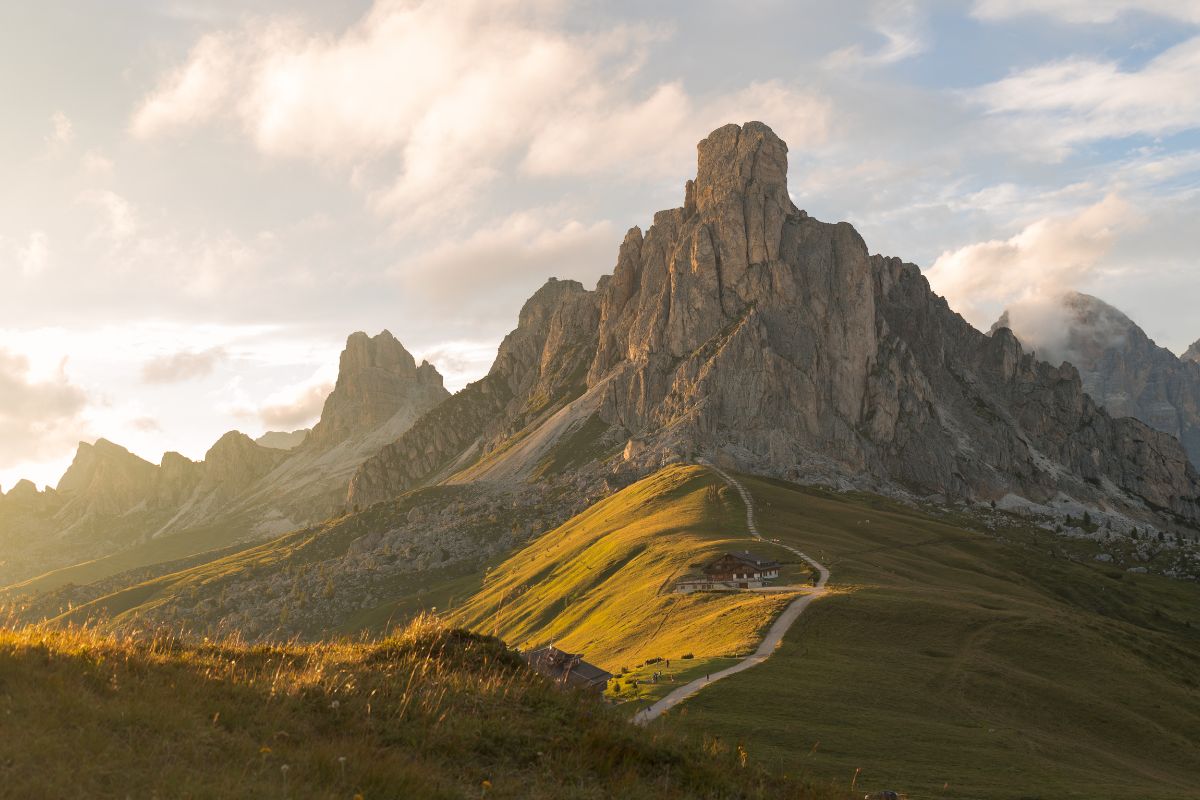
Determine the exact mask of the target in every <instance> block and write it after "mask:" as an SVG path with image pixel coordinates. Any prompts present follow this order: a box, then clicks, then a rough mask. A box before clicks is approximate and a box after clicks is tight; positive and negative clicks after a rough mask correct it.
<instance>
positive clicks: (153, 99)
mask: <svg viewBox="0 0 1200 800" xmlns="http://www.w3.org/2000/svg"><path fill="white" fill-rule="evenodd" d="M234 66H235V65H234V50H233V44H232V42H231V41H230V37H228V36H225V35H209V36H205V37H203V38H202V39H201V40H200V41H199V42H198V43H197V44H196V46H195V47H193V48H192V52H191V53H190V54H189V56H188V61H187V63H186V64H184V65H183V66H182V67H180V68H179V69H178V70H176V71H175V72H174V73H173V74H171V75H170V76H168V77H167V78H166V79H165V80H164V81H163V83H162V85H161V86H160V88H159V89H158V91H156V92H155V93H154V94H152V95H150V97H148V98H147V99H146V100H145V101H144V102H143V103H142V105H141V107H140V108H139V109H138V110H137V113H136V114H134V116H133V120H132V122H131V123H130V130H131V131H132V132H133V134H134V135H135V136H139V137H142V138H147V137H150V136H155V135H158V134H162V133H166V132H169V131H171V130H175V129H178V128H181V127H184V126H186V125H193V124H196V123H198V122H203V121H205V120H207V119H209V118H211V117H212V116H213V115H214V114H216V113H217V111H218V110H219V109H220V107H221V105H222V104H224V103H225V102H226V101H227V99H228V97H229V94H230V92H231V91H232V89H233V85H232V83H231V79H232V78H233V77H234V76H233V75H232V72H233V70H234Z"/></svg>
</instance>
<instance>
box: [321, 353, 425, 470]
mask: <svg viewBox="0 0 1200 800" xmlns="http://www.w3.org/2000/svg"><path fill="white" fill-rule="evenodd" d="M447 394H448V392H446V389H445V388H444V387H443V385H442V376H441V374H439V373H438V371H437V370H436V369H434V368H433V366H432V365H430V364H428V363H427V362H422V364H421V366H420V367H418V366H417V363H416V360H415V359H414V358H413V356H412V354H411V353H409V352H408V350H406V349H405V348H404V345H402V344H400V342H399V340H397V339H396V337H395V336H393V335H392V334H391V332H390V331H387V330H383V331H381V332H380V333H379V334H378V335H376V336H368V335H367V334H366V333H363V332H362V331H357V332H355V333H352V334H350V336H349V337H348V338H347V339H346V348H345V349H344V350H343V351H342V355H341V358H340V359H339V361H338V378H337V384H336V385H335V386H334V388H333V391H332V392H331V393H330V394H329V397H327V398H326V399H325V406H324V408H323V409H322V410H321V419H320V421H319V422H318V423H317V424H316V425H315V426H313V429H312V432H311V433H310V434H309V435H308V438H307V439H306V441H305V446H309V445H311V446H314V447H318V448H324V447H330V446H332V445H334V444H337V443H338V442H341V441H343V440H345V439H347V438H349V437H351V436H354V435H357V434H359V433H363V432H365V431H369V430H372V429H374V428H377V427H379V426H380V425H381V424H383V423H384V422H386V421H388V420H389V419H391V418H392V417H393V416H394V415H395V414H396V413H397V412H398V411H400V410H402V409H405V408H408V407H409V406H411V405H412V404H413V403H414V402H416V403H417V404H418V405H420V406H421V407H422V410H425V409H427V408H429V407H432V402H435V401H436V400H440V399H441V398H442V397H444V396H446V395H447ZM418 398H419V400H418Z"/></svg>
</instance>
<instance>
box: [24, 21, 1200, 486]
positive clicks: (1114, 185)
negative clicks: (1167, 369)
mask: <svg viewBox="0 0 1200 800" xmlns="http://www.w3.org/2000/svg"><path fill="white" fill-rule="evenodd" d="M1197 87H1200V2H1197V1H1196V0H1139V2H1132V1H1128V0H964V1H962V2H937V1H936V0H845V1H844V2H840V3H836V4H833V3H825V2H816V0H812V1H811V2H794V1H791V0H788V1H785V0H741V2H715V1H710V0H691V1H690V2H661V3H653V4H649V3H640V2H605V3H600V2H587V1H582V0H581V1H580V2H568V1H567V0H532V2H522V3H516V2H509V0H479V1H478V2H477V1H475V0H460V1H458V2H420V1H419V0H409V1H407V2H402V1H400V0H376V1H375V2H369V0H348V1H346V2H340V3H329V2H325V0H320V1H318V0H303V1H302V2H296V1H295V0H293V1H292V2H287V3H282V2H270V1H269V0H264V1H260V2H255V3H245V2H222V1H221V0H214V1H212V2H199V1H198V0H195V1H190V0H109V1H108V2H104V3H95V2H89V1H87V0H76V1H75V2H67V1H66V0H45V2H39V3H6V4H3V6H0V101H2V103H3V106H2V107H3V108H4V117H3V122H2V124H0V487H3V488H4V489H8V488H10V487H11V486H12V484H13V483H14V482H15V481H16V480H17V479H18V478H21V477H28V478H31V479H33V480H34V481H35V482H37V483H38V484H50V485H53V484H55V483H56V482H57V480H58V477H59V476H60V475H61V473H62V471H63V470H64V469H65V467H66V466H67V465H68V464H69V463H70V460H71V457H72V455H73V454H74V451H75V449H76V445H77V443H78V442H79V441H93V440H95V439H96V438H97V437H101V436H103V437H104V438H107V439H109V440H112V441H115V442H117V443H119V444H122V445H124V446H126V447H128V448H129V449H130V450H132V451H133V452H135V453H138V454H139V455H141V456H143V457H144V458H147V459H149V460H151V461H154V462H157V461H158V460H159V458H160V457H161V455H162V453H163V452H164V451H166V450H175V451H178V452H182V453H183V454H185V455H187V456H189V457H192V458H200V457H202V456H203V454H204V452H205V451H206V450H207V449H208V447H209V446H211V444H212V443H213V442H215V441H216V440H217V438H218V437H219V436H220V435H221V434H222V433H223V432H225V431H227V430H231V429H237V430H242V431H244V432H246V433H248V434H250V435H252V436H256V435H258V434H260V433H262V432H263V431H266V430H291V429H293V428H299V427H305V426H308V425H310V424H311V423H312V422H313V421H314V420H315V418H316V417H317V416H318V414H319V412H320V406H321V402H322V400H323V399H324V396H325V395H326V394H327V393H328V391H329V388H330V386H331V384H332V381H333V380H334V378H335V377H336V365H337V357H338V353H339V352H340V350H341V347H342V345H343V344H344V342H345V339H346V336H347V335H349V334H350V333H351V332H353V331H356V330H365V331H367V332H369V333H372V334H374V333H377V332H378V331H380V330H382V329H385V328H386V329H388V330H390V331H391V332H392V333H394V334H395V335H396V336H397V337H398V338H399V339H400V340H401V341H402V342H403V343H404V344H405V345H406V346H407V347H408V349H409V350H411V351H412V352H413V353H414V355H416V356H417V357H418V359H420V358H426V359H428V360H429V361H431V362H432V363H434V364H435V365H436V366H437V368H438V369H439V370H440V371H441V372H442V374H443V375H445V377H446V384H447V386H448V388H450V389H452V390H454V389H458V388H460V387H461V386H463V385H464V384H465V383H467V382H468V381H470V380H474V379H476V378H478V377H481V376H482V375H483V374H484V373H486V371H487V369H488V367H489V366H490V363H491V360H492V358H493V356H494V354H495V348H496V345H497V344H498V343H499V341H500V339H501V338H502V337H503V335H504V334H505V333H506V332H507V331H509V330H510V329H511V328H512V327H513V326H514V325H515V322H516V317H517V312H518V310H519V309H520V306H521V304H522V302H523V301H524V299H525V298H527V297H528V296H529V295H530V294H532V292H533V291H534V290H535V289H536V288H537V287H538V286H540V285H541V284H542V283H543V282H544V281H545V280H546V279H547V278H548V277H551V276H554V277H558V278H574V279H578V280H580V281H583V282H584V284H585V285H587V286H589V287H590V286H592V285H594V284H595V281H596V280H597V278H598V277H599V276H600V275H602V274H604V273H606V272H610V271H611V269H612V267H613V265H614V263H615V260H616V252H617V246H618V244H619V243H620V241H621V239H622V237H623V234H624V232H625V231H626V230H627V229H628V228H630V227H631V226H634V225H640V226H642V227H643V229H644V228H645V227H646V226H647V225H648V224H649V221H650V218H651V216H652V215H653V213H654V212H655V211H656V210H659V209H664V208H671V207H675V206H678V205H680V204H681V203H682V198H683V184H684V181H685V180H687V179H688V178H689V177H691V176H692V175H693V173H694V169H695V145H696V143H697V142H698V141H699V140H700V139H702V138H703V137H704V136H705V135H706V134H707V133H708V132H709V131H711V130H712V129H714V128H716V127H719V126H720V125H722V124H725V123H728V122H739V123H740V122H744V121H747V120H752V119H758V120H762V121H764V122H766V123H767V124H769V125H771V126H772V127H773V128H774V129H775V131H776V132H777V133H778V134H779V135H780V136H781V137H782V138H783V139H784V140H785V141H786V142H787V143H788V145H789V189H790V191H791V194H792V197H793V200H794V201H795V202H796V204H797V205H798V206H799V207H800V208H803V209H806V210H807V211H808V212H809V213H810V214H812V215H813V216H816V217H817V218H819V219H824V220H828V221H837V220H847V221H849V222H851V223H853V224H854V225H855V226H856V227H857V228H858V230H859V232H860V233H862V235H863V237H864V238H865V240H866V241H867V244H868V247H869V248H870V249H871V251H872V252H877V253H882V254H885V255H895V256H901V257H903V258H904V259H906V260H908V261H913V262H915V263H917V264H919V265H920V266H921V267H922V269H924V270H925V271H926V274H927V276H928V277H929V278H930V281H931V283H932V284H933V287H934V289H935V290H936V291H938V292H939V293H941V294H943V295H945V296H946V297H947V299H948V300H949V301H950V303H951V305H952V306H953V307H954V308H955V309H956V310H958V311H959V312H960V313H962V314H963V315H964V316H965V317H966V318H967V319H968V320H969V321H970V322H971V323H972V324H974V325H976V326H977V327H980V328H981V329H985V330H986V329H987V327H988V326H989V325H990V324H991V322H992V321H994V320H995V318H996V317H997V316H998V315H999V313H1000V311H1002V310H1003V309H1004V308H1005V307H1008V306H1018V307H1019V306H1021V305H1022V304H1026V305H1031V306H1033V305H1037V304H1038V303H1044V302H1046V300H1047V298H1052V297H1055V296H1057V294H1059V293H1061V292H1062V291H1065V290H1067V289H1077V290H1081V291H1086V292H1089V293H1092V294H1095V295H1097V296H1099V297H1101V298H1103V299H1105V300H1107V301H1109V302H1111V303H1113V304H1114V305H1117V306H1118V307H1119V308H1121V309H1122V310H1123V311H1125V312H1126V313H1128V314H1129V315H1130V316H1131V317H1132V318H1133V319H1134V320H1135V321H1137V322H1138V323H1139V324H1141V325H1142V327H1143V328H1145V329H1146V331H1147V332H1148V333H1149V334H1150V336H1151V337H1152V338H1153V339H1155V340H1156V341H1157V342H1158V343H1159V344H1161V345H1163V346H1165V347H1168V348H1170V349H1172V350H1174V351H1176V352H1180V351H1182V350H1183V349H1184V348H1186V347H1187V345H1188V344H1189V343H1191V342H1192V341H1194V340H1196V339H1197V338H1200V312H1198V311H1197V299H1198V298H1200V266H1198V263H1197V259H1196V253H1197V252H1198V251H1200V225H1197V224H1196V220H1197V219H1198V218H1200V91H1197Z"/></svg>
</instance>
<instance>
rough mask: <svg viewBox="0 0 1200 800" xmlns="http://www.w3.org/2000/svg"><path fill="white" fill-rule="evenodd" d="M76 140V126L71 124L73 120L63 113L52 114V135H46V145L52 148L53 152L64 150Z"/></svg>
mask: <svg viewBox="0 0 1200 800" xmlns="http://www.w3.org/2000/svg"><path fill="white" fill-rule="evenodd" d="M74 139H75V126H74V125H73V124H72V123H71V118H70V117H68V116H67V115H66V114H64V113H63V112H61V111H55V112H54V113H53V114H51V115H50V133H49V134H47V135H46V144H48V145H49V146H50V149H51V152H59V151H61V150H63V149H64V148H66V147H67V146H68V145H70V144H71V142H72V141H74Z"/></svg>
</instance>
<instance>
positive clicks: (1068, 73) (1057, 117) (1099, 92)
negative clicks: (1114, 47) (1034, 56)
mask: <svg viewBox="0 0 1200 800" xmlns="http://www.w3.org/2000/svg"><path fill="white" fill-rule="evenodd" d="M1197 86H1200V37H1196V38H1192V39H1188V40H1187V41H1184V42H1182V43H1180V44H1178V45H1175V46H1174V47H1172V48H1170V49H1168V50H1166V51H1164V52H1162V53H1160V54H1159V55H1158V56H1156V57H1155V58H1154V59H1152V60H1151V61H1150V62H1149V63H1147V64H1146V65H1145V66H1143V67H1142V68H1141V69H1138V70H1125V69H1122V68H1121V65H1120V64H1118V63H1117V62H1115V61H1096V60H1090V59H1082V58H1072V59H1066V60H1063V61H1056V62H1053V63H1049V64H1044V65H1041V66H1038V67H1033V68H1030V69H1026V70H1022V71H1020V72H1016V73H1014V74H1012V75H1010V76H1009V77H1007V78H1004V79H1003V80H1000V81H997V82H995V83H991V84H987V85H985V86H982V87H980V88H978V89H975V90H973V91H972V92H970V93H969V97H970V98H971V100H972V101H973V102H974V103H976V104H978V105H980V106H982V107H983V108H984V109H985V110H986V111H987V112H988V113H990V114H992V115H996V116H1000V117H1002V118H1003V119H1004V120H1005V121H1007V123H1008V124H1009V129H1008V130H1007V131H1005V134H1004V135H1005V136H1006V137H1008V138H1010V139H1011V141H1012V143H1013V146H1014V147H1021V148H1026V147H1028V148H1033V149H1037V150H1041V151H1046V152H1049V153H1051V154H1053V155H1058V156H1061V155H1063V154H1064V153H1065V152H1067V151H1069V149H1070V148H1071V147H1073V146H1075V145H1078V144H1080V143H1086V142H1091V141H1096V140H1100V139H1108V138H1120V137H1125V136H1132V135H1138V134H1142V135H1150V136H1159V135H1166V134H1171V133H1176V132H1179V131H1183V130H1190V129H1194V128H1197V127H1200V92H1197V91H1196V87H1197Z"/></svg>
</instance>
